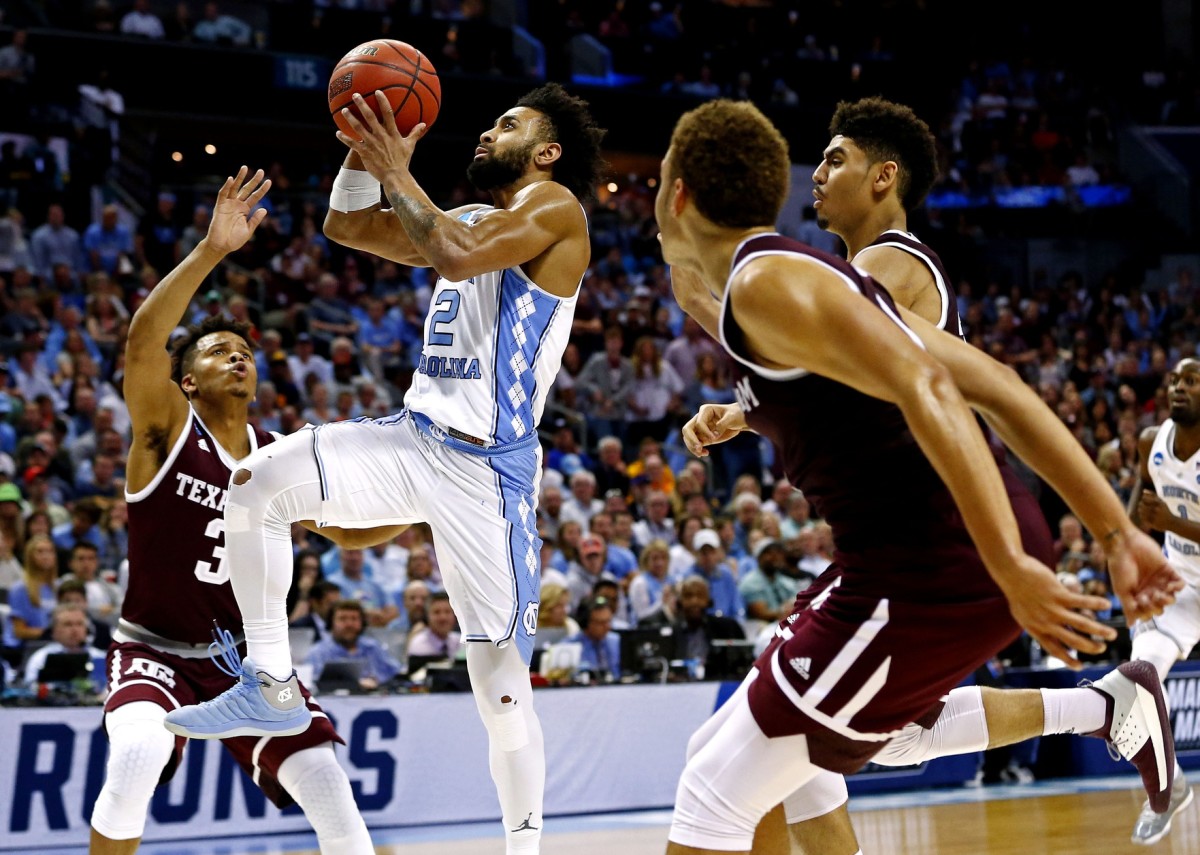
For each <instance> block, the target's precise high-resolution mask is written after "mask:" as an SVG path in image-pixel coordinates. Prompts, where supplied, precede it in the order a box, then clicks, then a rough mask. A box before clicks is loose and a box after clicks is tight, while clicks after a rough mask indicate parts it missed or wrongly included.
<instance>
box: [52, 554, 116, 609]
mask: <svg viewBox="0 0 1200 855" xmlns="http://www.w3.org/2000/svg"><path fill="white" fill-rule="evenodd" d="M67 567H68V568H69V570H70V571H71V572H69V573H68V574H67V575H66V576H63V577H62V580H61V581H62V582H66V581H76V582H80V583H81V584H82V585H83V589H84V594H85V595H86V596H87V610H88V614H89V615H90V616H91V617H92V618H94V619H95V620H98V621H103V622H104V623H116V620H117V617H118V616H119V615H120V614H121V601H122V600H123V599H124V595H123V594H122V593H121V589H120V588H118V587H117V586H116V584H115V583H113V582H109V581H107V580H105V579H102V578H100V575H99V572H100V553H99V551H98V550H97V549H96V547H95V546H93V545H92V544H90V543H87V542H86V541H80V542H79V543H76V544H75V545H74V546H73V547H71V557H70V559H69V561H68V564H67ZM60 584H61V583H60Z"/></svg>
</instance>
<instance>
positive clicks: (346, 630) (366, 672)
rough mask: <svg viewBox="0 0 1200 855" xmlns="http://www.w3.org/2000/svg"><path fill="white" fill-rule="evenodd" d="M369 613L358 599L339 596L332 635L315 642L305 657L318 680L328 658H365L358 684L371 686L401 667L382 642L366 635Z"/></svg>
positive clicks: (378, 684) (364, 686)
mask: <svg viewBox="0 0 1200 855" xmlns="http://www.w3.org/2000/svg"><path fill="white" fill-rule="evenodd" d="M366 624H367V616H366V612H365V610H364V609H363V605H362V603H360V602H359V601H358V600H339V601H338V602H336V603H334V605H333V609H332V611H331V613H330V622H329V637H328V638H326V639H325V640H324V641H320V642H318V643H317V644H315V645H313V648H312V650H310V651H308V657H307V658H306V659H305V661H306V662H307V663H308V664H309V665H310V666H312V670H313V674H314V675H315V676H316V678H317V679H318V680H319V679H320V677H321V672H322V671H323V670H324V669H325V665H326V663H328V662H332V661H335V660H339V661H340V660H346V659H349V660H350V661H352V662H362V663H363V670H362V675H361V676H360V677H359V684H360V685H361V686H362V688H364V689H367V690H370V689H375V688H378V687H379V686H380V685H382V684H383V683H386V682H388V681H389V680H391V679H392V678H393V677H395V676H396V675H397V674H399V673H400V671H401V670H402V669H401V667H400V663H399V662H397V661H396V659H395V658H394V657H393V656H392V655H391V654H390V653H388V651H387V648H385V647H384V646H383V645H382V644H380V643H379V642H378V641H376V640H375V639H374V638H371V637H370V636H366V635H364V634H363V633H364V631H365V630H366Z"/></svg>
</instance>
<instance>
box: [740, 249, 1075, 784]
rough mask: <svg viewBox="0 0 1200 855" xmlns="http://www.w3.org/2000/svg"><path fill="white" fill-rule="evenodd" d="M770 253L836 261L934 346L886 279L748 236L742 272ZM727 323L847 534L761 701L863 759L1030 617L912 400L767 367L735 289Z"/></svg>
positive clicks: (757, 683)
mask: <svg viewBox="0 0 1200 855" xmlns="http://www.w3.org/2000/svg"><path fill="white" fill-rule="evenodd" d="M763 255H802V256H805V257H808V258H810V259H813V260H815V261H817V262H819V263H821V264H823V265H825V266H826V267H828V268H829V269H830V270H831V271H832V272H834V273H836V274H838V276H840V277H841V278H842V280H843V281H844V282H845V285H846V287H848V288H851V289H852V290H854V291H855V292H857V293H859V294H861V295H862V299H863V311H864V312H868V311H881V312H883V313H884V314H886V315H887V316H888V317H889V319H891V321H892V322H893V323H895V324H897V326H900V327H901V328H902V329H904V331H905V332H906V333H907V334H908V335H909V336H910V337H912V338H913V340H914V341H915V342H917V343H918V344H920V340H919V338H917V336H916V334H915V333H913V332H912V331H911V330H909V329H908V328H907V327H906V326H905V325H904V324H903V323H902V322H901V320H900V318H899V316H898V314H897V312H896V309H895V304H894V303H893V302H892V299H891V297H890V296H889V295H888V293H887V291H886V290H884V289H883V288H882V287H881V286H880V285H878V284H877V283H875V281H874V280H872V279H871V278H870V277H869V276H867V275H865V274H863V273H862V272H860V271H858V270H857V269H855V268H854V267H853V266H852V265H851V264H850V263H848V262H846V261H845V260H843V259H840V258H837V257H835V256H832V255H829V254H827V253H824V252H821V251H820V250H815V249H813V248H812V247H810V246H808V245H806V244H803V243H800V242H798V241H794V240H791V239H789V238H785V237H782V236H780V235H774V234H767V235H758V236H755V237H752V238H749V239H748V240H746V241H744V242H743V243H742V244H741V246H740V247H739V248H738V250H737V252H736V253H735V255H734V261H733V267H732V270H731V273H730V276H731V278H732V276H733V275H734V274H736V273H737V271H738V270H739V269H740V268H741V267H742V266H743V265H744V264H746V263H748V262H749V261H751V260H753V259H755V258H759V257H762V256H763ZM797 287H805V286H804V285H803V284H802V283H798V284H797ZM720 333H721V341H722V343H723V344H724V345H725V347H726V349H727V350H728V351H729V353H730V354H731V355H732V356H733V357H734V372H735V393H736V395H737V399H738V402H739V403H740V404H741V406H742V408H743V410H744V411H745V414H746V421H747V423H748V425H749V426H750V428H751V429H752V430H754V431H756V432H757V433H759V434H761V435H763V436H765V437H767V438H769V439H770V440H771V441H772V442H773V443H774V444H775V448H776V450H777V453H778V454H779V456H780V459H781V461H782V463H783V467H784V471H785V473H786V475H787V477H788V480H789V481H791V483H793V484H795V485H796V487H797V488H799V489H800V490H802V491H803V493H804V495H805V497H806V498H807V499H808V500H809V501H810V502H811V503H812V505H813V509H814V511H815V512H816V514H817V515H819V516H820V517H821V518H822V519H824V520H825V521H826V522H828V523H829V525H830V526H831V527H832V529H833V538H834V543H835V552H834V556H833V563H832V564H831V566H830V568H829V569H828V570H827V571H826V572H825V573H824V574H822V576H821V577H820V578H819V579H818V580H817V581H816V582H815V583H814V584H813V585H812V586H810V587H809V588H807V589H806V590H805V591H804V592H802V593H801V595H800V596H799V597H798V598H797V601H796V608H795V610H794V611H793V613H792V614H791V615H790V616H789V617H788V618H786V619H785V620H783V621H781V622H780V625H779V627H778V629H777V630H776V635H777V638H776V641H775V643H774V644H772V645H771V646H770V647H768V649H767V650H766V651H765V652H764V653H763V655H762V656H761V657H760V658H759V660H758V662H757V663H756V665H757V668H758V671H759V676H758V678H757V679H755V680H754V681H753V682H752V683H751V684H750V686H749V703H750V709H751V711H752V713H753V715H754V718H755V720H756V722H757V723H758V725H759V727H760V728H761V729H762V730H763V732H764V733H765V734H766V735H767V736H770V737H775V736H784V735H792V734H797V733H805V734H807V735H808V742H809V752H810V757H811V759H812V761H813V762H814V763H815V764H816V765H818V766H822V767H824V768H826V769H830V770H832V771H835V772H845V773H849V772H853V771H855V770H857V769H858V768H859V767H860V766H861V765H862V764H863V763H865V762H866V761H867V760H868V759H869V758H870V757H871V755H873V754H875V753H876V752H877V751H878V750H879V749H880V748H882V747H883V744H884V742H886V741H887V740H888V739H889V738H891V737H892V736H893V735H895V734H896V733H897V732H898V731H899V730H900V729H901V728H903V727H904V726H905V725H906V724H908V723H910V722H913V721H918V720H922V719H925V718H926V716H927V715H928V714H930V713H931V711H936V710H937V709H938V706H939V704H940V700H941V698H942V697H943V696H944V695H945V694H946V693H947V692H949V691H950V690H951V689H952V688H954V687H955V686H956V685H958V684H959V683H960V682H961V681H962V680H963V678H965V677H966V676H967V675H969V674H970V673H972V672H973V671H974V670H975V669H976V668H977V667H978V666H979V665H980V664H981V663H983V662H985V661H986V660H987V659H988V658H989V657H991V656H992V655H993V654H994V653H996V652H997V651H999V650H1000V649H1002V648H1003V647H1005V646H1006V645H1007V644H1009V643H1011V642H1012V641H1013V640H1014V639H1015V638H1016V637H1017V635H1018V634H1019V633H1020V628H1019V627H1018V626H1017V624H1016V623H1015V622H1014V621H1013V619H1012V616H1011V614H1010V612H1009V608H1008V603H1007V601H1006V600H1005V598H1004V596H1003V594H1002V593H1001V592H1000V590H999V588H998V587H997V586H996V584H995V583H994V582H993V581H992V579H991V577H990V576H989V574H988V572H987V570H986V568H985V567H984V565H983V562H982V561H981V560H980V557H979V554H978V552H977V551H976V548H975V545H974V543H973V542H972V540H971V537H970V535H969V534H968V532H967V529H966V527H965V525H964V523H963V521H962V518H961V516H960V514H959V512H958V508H957V507H956V505H955V503H954V499H953V497H952V496H951V495H950V492H949V490H948V489H947V488H946V486H945V484H944V483H943V482H942V480H941V478H940V476H938V474H937V473H936V472H935V471H934V469H933V467H932V466H931V465H930V463H929V461H928V459H927V458H926V457H925V455H924V453H923V452H922V451H921V449H920V446H919V445H918V444H917V442H916V439H915V438H914V437H913V435H912V433H911V432H910V431H909V429H908V426H907V424H906V423H905V421H904V417H903V415H902V414H901V412H900V410H899V408H898V407H896V406H894V405H893V404H889V403H886V402H884V401H881V400H879V399H877V398H873V397H871V396H869V395H865V394H862V393H861V392H858V391H856V390H854V389H852V388H850V387H849V386H845V385H843V384H841V383H837V382H835V381H833V380H830V379H828V378H825V377H822V376H820V375H816V374H811V373H809V372H807V371H806V370H804V369H793V370H775V369H768V368H763V367H761V366H758V365H756V364H755V363H754V362H753V361H752V360H751V358H750V356H749V353H748V351H747V349H746V346H745V337H744V333H743V331H742V328H741V327H740V326H739V324H738V320H737V318H736V316H735V315H734V313H733V310H732V309H731V307H730V304H729V298H728V290H727V291H726V297H725V300H724V302H723V304H722V307H721V318H720ZM1006 480H1007V479H1006ZM1010 483H1011V484H1013V486H1016V484H1018V483H1019V482H1015V478H1014V479H1013V481H1012V482H1010ZM1010 499H1011V500H1012V502H1013V506H1014V510H1015V511H1016V513H1017V516H1018V520H1019V522H1020V523H1021V527H1022V535H1023V537H1024V538H1025V541H1026V548H1027V549H1028V550H1030V551H1031V552H1032V554H1034V555H1035V556H1038V557H1041V555H1039V553H1040V552H1042V550H1045V552H1044V555H1045V556H1046V557H1047V558H1048V557H1049V549H1050V545H1051V538H1050V534H1049V530H1048V528H1047V526H1046V523H1045V519H1044V518H1043V517H1042V515H1041V512H1040V510H1039V509H1038V507H1037V503H1036V502H1035V501H1033V497H1032V496H1031V495H1030V494H1029V492H1028V490H1023V489H1022V490H1015V491H1014V490H1010Z"/></svg>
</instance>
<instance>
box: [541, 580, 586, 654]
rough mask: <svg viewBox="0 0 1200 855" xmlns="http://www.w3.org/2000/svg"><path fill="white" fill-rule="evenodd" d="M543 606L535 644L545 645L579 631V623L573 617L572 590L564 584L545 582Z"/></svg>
mask: <svg viewBox="0 0 1200 855" xmlns="http://www.w3.org/2000/svg"><path fill="white" fill-rule="evenodd" d="M540 596H541V606H540V607H539V608H538V631H537V636H536V637H535V644H537V646H538V647H545V646H546V645H547V644H550V643H552V642H553V641H559V640H562V639H564V638H567V637H569V636H572V635H576V634H577V633H578V632H579V624H578V623H577V622H576V620H575V618H573V617H571V592H570V590H568V589H567V588H565V587H564V586H562V585H556V584H553V583H543V584H542V589H541V593H540Z"/></svg>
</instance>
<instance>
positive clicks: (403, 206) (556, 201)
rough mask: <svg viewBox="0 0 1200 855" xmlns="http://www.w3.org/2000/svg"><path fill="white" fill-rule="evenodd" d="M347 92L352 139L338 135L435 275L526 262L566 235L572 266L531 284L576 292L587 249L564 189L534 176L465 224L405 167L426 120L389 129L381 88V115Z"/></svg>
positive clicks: (576, 210) (453, 276)
mask: <svg viewBox="0 0 1200 855" xmlns="http://www.w3.org/2000/svg"><path fill="white" fill-rule="evenodd" d="M354 98H355V102H356V106H357V107H358V110H359V113H360V114H361V119H360V117H357V116H355V115H354V114H353V113H351V112H350V111H349V110H346V111H345V112H344V113H343V115H344V116H345V117H346V120H347V122H348V123H349V124H350V125H351V127H353V128H354V131H355V133H356V134H357V135H358V137H359V138H358V139H354V138H352V137H349V136H347V135H346V134H343V133H342V132H341V131H338V139H340V140H341V141H342V142H343V143H344V144H345V145H346V146H347V147H348V148H349V149H350V150H351V151H352V152H354V153H355V154H357V155H358V156H359V157H360V158H361V159H362V162H363V165H364V166H365V167H366V168H367V171H368V172H370V173H371V175H373V176H375V178H376V179H378V180H379V182H380V183H381V184H382V185H383V191H384V195H385V196H386V197H387V200H388V203H389V204H390V205H391V206H392V211H393V213H394V214H395V216H396V217H397V218H398V220H399V221H400V224H401V225H402V226H403V229H404V232H405V234H406V235H407V236H408V239H409V241H410V242H411V245H412V247H413V249H414V250H415V251H416V252H417V253H418V254H420V255H421V256H422V257H424V258H425V259H427V260H428V262H429V264H430V265H431V266H432V267H433V268H434V269H435V270H437V272H438V273H439V275H441V276H444V277H445V278H447V279H449V280H452V281H454V282H464V281H466V280H467V279H470V278H471V277H472V276H476V275H478V274H480V273H488V272H491V271H493V270H502V269H504V268H507V267H516V266H518V265H521V264H525V263H526V262H529V261H532V260H533V259H535V258H537V257H539V256H540V255H542V254H543V253H545V252H546V251H547V250H549V249H550V248H551V247H553V246H555V245H556V244H558V243H560V242H564V241H571V242H573V243H574V245H575V252H576V257H575V258H573V261H574V262H575V263H574V264H571V265H566V267H570V268H572V272H571V274H570V275H563V276H562V278H561V279H556V278H555V276H554V275H553V272H552V273H551V274H550V275H548V276H543V277H542V279H541V280H540V281H539V282H538V284H539V285H541V286H542V287H544V288H546V290H548V291H550V292H551V293H553V294H555V295H557V296H562V297H567V296H571V295H572V294H574V293H575V289H576V288H577V287H578V285H579V280H580V278H581V277H582V276H583V273H584V271H585V270H586V269H587V262H588V255H589V252H590V248H589V243H588V239H587V222H586V220H585V218H584V214H583V209H582V208H581V207H580V206H579V202H578V200H577V199H576V198H575V197H574V196H573V195H572V194H571V192H570V191H569V190H567V189H566V188H565V187H563V186H562V185H561V184H556V183H554V182H552V181H544V182H541V183H540V184H539V185H538V186H537V187H534V188H532V189H531V190H529V191H528V192H526V193H524V194H522V196H521V199H520V200H519V201H518V202H516V203H515V204H513V205H512V206H510V207H508V208H504V209H496V210H493V211H490V212H489V213H488V214H487V215H486V216H484V217H482V218H480V219H479V220H478V221H476V222H475V223H474V224H473V225H469V226H468V225H467V224H466V223H464V222H463V221H462V220H460V219H458V218H457V217H456V216H455V215H453V214H451V213H448V212H446V211H443V210H441V209H440V208H438V207H437V206H436V205H434V204H433V202H432V201H431V200H430V198H429V196H428V195H427V194H426V193H425V191H424V190H423V189H422V188H421V186H420V185H419V184H418V183H417V181H416V179H415V178H413V176H412V173H411V172H410V171H409V162H410V160H411V159H412V154H413V150H414V147H415V146H416V144H417V141H418V140H419V139H420V138H421V137H422V136H423V135H424V133H425V129H426V126H425V124H424V123H422V124H419V125H417V126H416V127H415V128H413V130H412V132H411V133H409V134H408V136H404V135H403V134H401V133H400V131H399V129H398V128H397V127H396V123H395V121H394V120H393V119H392V108H391V105H390V104H389V103H388V100H387V98H386V97H385V96H384V95H383V93H382V92H377V93H376V103H377V104H378V109H379V111H380V115H381V117H382V118H378V117H376V116H375V114H374V113H373V112H372V111H371V110H369V109H368V108H367V106H366V102H365V101H363V100H362V96H361V95H357V94H356V95H355V96H354ZM551 145H552V146H556V145H557V144H556V143H555V144H551ZM555 156H556V155H555ZM575 268H577V271H576V270H575Z"/></svg>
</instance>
